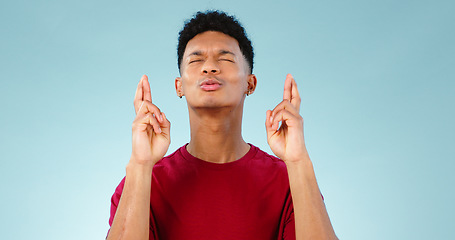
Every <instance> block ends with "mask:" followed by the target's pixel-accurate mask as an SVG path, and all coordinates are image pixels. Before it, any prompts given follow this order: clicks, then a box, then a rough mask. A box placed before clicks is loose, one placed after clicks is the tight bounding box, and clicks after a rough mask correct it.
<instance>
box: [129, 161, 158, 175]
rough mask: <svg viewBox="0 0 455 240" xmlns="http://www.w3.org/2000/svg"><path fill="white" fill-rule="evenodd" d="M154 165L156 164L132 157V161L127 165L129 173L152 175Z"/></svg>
mask: <svg viewBox="0 0 455 240" xmlns="http://www.w3.org/2000/svg"><path fill="white" fill-rule="evenodd" d="M153 166H155V164H151V163H147V164H143V163H138V162H136V161H134V160H133V159H131V160H130V162H129V163H128V164H127V165H126V173H127V175H128V173H132V174H134V175H151V174H152V170H153Z"/></svg>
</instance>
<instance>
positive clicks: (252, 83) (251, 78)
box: [247, 74, 257, 95]
mask: <svg viewBox="0 0 455 240" xmlns="http://www.w3.org/2000/svg"><path fill="white" fill-rule="evenodd" d="M247 84H248V89H247V92H248V95H251V94H252V93H253V92H254V90H255V89H256V85H257V79H256V76H255V75H254V74H250V75H248V80H247Z"/></svg>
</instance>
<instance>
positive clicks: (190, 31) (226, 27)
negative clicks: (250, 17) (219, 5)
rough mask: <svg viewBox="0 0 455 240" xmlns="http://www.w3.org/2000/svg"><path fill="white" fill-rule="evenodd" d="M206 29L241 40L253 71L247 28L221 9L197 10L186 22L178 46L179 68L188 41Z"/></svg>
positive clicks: (241, 46)
mask: <svg viewBox="0 0 455 240" xmlns="http://www.w3.org/2000/svg"><path fill="white" fill-rule="evenodd" d="M206 31H217V32H222V33H224V34H226V35H229V36H231V37H233V38H235V39H236V40H237V41H238V42H239V47H240V51H242V54H243V56H244V57H245V59H246V61H247V62H248V65H249V67H250V73H252V72H253V57H254V52H253V46H252V44H251V41H250V40H249V39H248V37H247V35H246V32H245V29H244V28H243V27H242V25H241V24H240V23H239V22H238V21H237V20H236V19H235V18H234V17H233V16H229V15H227V14H226V13H225V12H222V11H219V10H211V11H206V12H197V13H196V15H195V16H194V17H193V18H192V19H190V20H189V21H188V20H187V21H186V22H185V25H184V27H183V29H182V30H181V31H180V32H179V40H178V41H179V42H178V47H177V57H178V67H179V70H180V64H181V63H182V58H183V53H184V52H185V48H186V45H187V44H188V42H189V41H190V40H191V39H192V38H194V37H195V36H196V35H198V34H199V33H203V32H206Z"/></svg>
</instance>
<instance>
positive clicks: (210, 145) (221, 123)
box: [187, 105, 250, 163]
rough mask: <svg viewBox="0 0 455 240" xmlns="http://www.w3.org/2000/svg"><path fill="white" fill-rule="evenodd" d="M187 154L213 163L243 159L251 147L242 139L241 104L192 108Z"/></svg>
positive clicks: (190, 109) (190, 110) (190, 111)
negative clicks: (233, 107)
mask: <svg viewBox="0 0 455 240" xmlns="http://www.w3.org/2000/svg"><path fill="white" fill-rule="evenodd" d="M188 110H189V116H190V127H191V140H190V143H189V144H188V146H187V150H188V152H189V153H190V154H191V155H193V156H195V157H197V158H199V159H202V160H205V161H208V162H213V163H227V162H232V161H235V160H237V159H240V158H241V157H243V156H244V155H245V154H246V153H247V152H248V150H249V149H250V146H249V145H248V144H247V143H246V142H245V141H244V140H243V138H242V114H243V105H242V106H239V107H238V108H237V109H234V110H233V109H223V108H214V109H192V108H188Z"/></svg>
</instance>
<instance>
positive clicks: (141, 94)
mask: <svg viewBox="0 0 455 240" xmlns="http://www.w3.org/2000/svg"><path fill="white" fill-rule="evenodd" d="M143 101H149V102H152V91H151V89H150V84H149V81H148V77H147V75H143V76H142V78H141V80H140V81H139V84H138V85H137V89H136V95H135V96H134V102H133V103H134V110H135V112H136V114H137V112H138V111H139V108H140V106H141V105H142V102H143Z"/></svg>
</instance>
